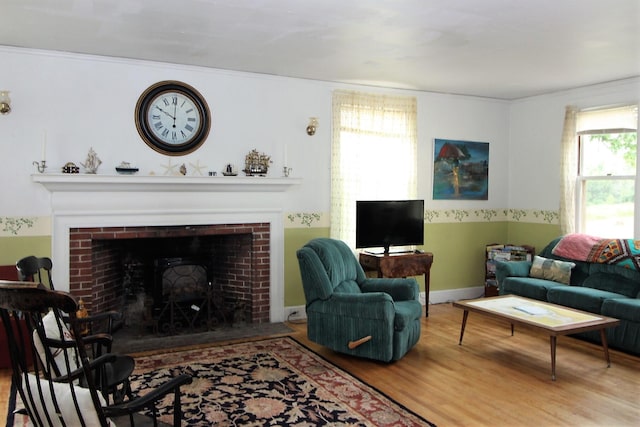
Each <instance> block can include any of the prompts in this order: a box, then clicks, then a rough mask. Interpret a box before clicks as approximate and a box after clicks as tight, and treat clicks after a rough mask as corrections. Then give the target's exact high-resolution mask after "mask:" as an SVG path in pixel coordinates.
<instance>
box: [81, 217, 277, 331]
mask: <svg viewBox="0 0 640 427" xmlns="http://www.w3.org/2000/svg"><path fill="white" fill-rule="evenodd" d="M269 268H270V261H269V224H264V223H257V224H240V225H207V226H169V227H165V226H159V227H118V228H97V229H96V228H92V229H72V230H70V291H71V293H73V294H75V295H77V296H79V297H81V298H82V299H83V300H84V301H85V304H86V306H87V307H88V308H89V310H90V311H92V312H102V311H105V310H116V311H119V312H122V313H123V315H124V318H123V326H124V327H126V328H134V329H137V330H138V331H137V332H138V333H140V334H174V333H191V332H200V331H203V330H207V329H209V330H210V329H213V328H217V327H220V326H224V325H233V324H238V323H263V322H268V321H269V288H270V273H269Z"/></svg>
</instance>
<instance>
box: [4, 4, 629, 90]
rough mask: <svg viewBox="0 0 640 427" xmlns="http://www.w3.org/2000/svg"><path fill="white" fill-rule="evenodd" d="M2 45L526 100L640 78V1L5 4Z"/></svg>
mask: <svg viewBox="0 0 640 427" xmlns="http://www.w3.org/2000/svg"><path fill="white" fill-rule="evenodd" d="M0 45H6V46H19V47H27V48H36V49H48V50H57V51H65V52H78V53H87V54H95V55H105V56H114V57H124V58H139V59H146V60H153V61H164V62H171V63H179V64H189V65H199V66H205V67H213V68H220V69H228V70H236V71H248V72H255V73H264V74H273V75H279V76H288V77H299V78H307V79H316V80H325V81H333V82H347V83H359V84H369V85H375V86H384V87H392V88H407V89H415V90H423V91H433V92H445V93H456V94H466V95H475V96H483V97H492V98H501V99H517V98H522V97H526V96H531V95H537V94H543V93H550V92H554V91H558V90H563V89H568V88H573V87H578V86H586V85H591V84H596V83H602V82H607V81H613V80H618V79H624V78H628V77H634V76H640V0H0ZM3 71H6V70H3Z"/></svg>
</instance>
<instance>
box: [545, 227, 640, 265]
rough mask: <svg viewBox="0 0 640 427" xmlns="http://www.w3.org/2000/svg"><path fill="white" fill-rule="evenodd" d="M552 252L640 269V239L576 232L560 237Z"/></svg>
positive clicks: (567, 256) (589, 260) (584, 259)
mask: <svg viewBox="0 0 640 427" xmlns="http://www.w3.org/2000/svg"><path fill="white" fill-rule="evenodd" d="M551 252H552V253H553V254H554V255H557V256H561V257H563V258H569V259H573V260H576V261H586V262H599V263H603V264H618V265H620V266H621V267H626V268H635V269H637V270H640V240H634V239H603V238H601V237H594V236H588V235H586V234H580V233H574V234H567V235H566V236H564V237H563V238H562V239H560V241H559V242H558V244H557V245H556V247H555V248H553V250H552V251H551Z"/></svg>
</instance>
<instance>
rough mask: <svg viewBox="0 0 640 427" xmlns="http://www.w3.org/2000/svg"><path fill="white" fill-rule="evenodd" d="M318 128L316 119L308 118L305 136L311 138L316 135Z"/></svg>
mask: <svg viewBox="0 0 640 427" xmlns="http://www.w3.org/2000/svg"><path fill="white" fill-rule="evenodd" d="M317 127H318V119H317V118H315V117H309V124H308V125H307V135H309V136H312V135H315V134H316V129H317Z"/></svg>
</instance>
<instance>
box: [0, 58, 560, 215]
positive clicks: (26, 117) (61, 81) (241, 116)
mask: <svg viewBox="0 0 640 427" xmlns="http://www.w3.org/2000/svg"><path fill="white" fill-rule="evenodd" d="M0 64H2V67H0V89H6V90H10V91H11V97H12V100H13V102H12V107H13V111H12V112H11V114H9V115H6V116H2V117H0V158H1V159H2V169H1V172H0V174H1V175H0V176H2V178H3V181H4V184H3V186H2V190H0V191H1V192H2V200H3V202H2V205H1V206H0V216H46V215H49V214H50V212H51V211H50V202H49V193H48V192H47V191H46V190H45V189H44V188H43V187H42V186H41V185H40V184H35V183H33V182H32V180H31V176H30V175H31V174H32V173H34V172H35V169H34V166H33V165H32V162H33V161H34V160H40V153H41V147H42V143H43V140H44V138H45V136H44V135H45V133H46V139H47V156H46V157H47V159H46V160H47V163H48V165H49V168H48V170H47V172H59V171H60V168H61V167H62V165H64V164H65V163H66V162H68V161H72V162H74V163H76V164H77V165H79V164H80V163H81V162H84V160H85V159H86V155H87V152H88V151H89V149H90V148H92V147H93V149H94V150H95V151H96V153H97V154H98V156H99V157H100V159H101V160H102V162H103V163H102V165H101V167H100V169H99V171H98V173H100V174H113V173H115V171H114V167H115V166H116V165H118V164H119V163H120V162H121V161H128V162H131V163H132V164H134V165H136V166H138V167H139V168H140V174H148V173H149V172H151V171H153V172H155V173H156V174H162V173H164V169H163V168H162V165H164V164H167V162H168V161H169V159H171V161H172V162H173V164H176V163H178V164H181V163H186V165H187V167H189V163H196V162H199V163H200V164H201V165H207V166H208V168H209V169H211V170H216V171H220V170H222V168H223V166H224V165H225V164H226V163H229V162H231V163H236V164H237V165H239V166H242V164H243V162H244V156H245V154H246V153H247V152H248V151H250V150H251V149H253V148H256V149H257V150H259V151H263V152H265V153H267V154H271V155H272V159H273V165H272V169H271V171H270V172H269V176H273V177H279V176H280V175H281V170H282V166H283V164H282V160H283V159H282V157H283V152H284V147H285V145H286V146H287V151H288V158H289V163H290V164H289V166H291V167H292V168H293V172H292V175H293V176H296V177H302V178H303V184H302V185H301V186H300V187H298V188H295V189H292V190H290V191H289V193H288V197H287V199H286V201H285V202H284V206H283V207H282V208H283V210H284V211H285V212H288V211H292V212H296V211H297V212H328V211H329V206H330V200H329V194H330V178H329V175H330V138H331V93H332V91H333V90H334V89H337V88H340V89H353V90H362V91H368V92H383V93H396V94H398V93H400V94H407V95H414V96H416V97H417V99H418V138H419V166H420V172H419V194H420V196H421V197H424V198H425V199H426V203H427V208H428V209H449V208H474V207H485V208H504V207H507V206H508V205H509V204H510V201H509V195H510V194H511V196H512V197H515V200H516V201H518V202H519V201H520V199H519V198H518V197H516V196H517V195H518V192H517V191H513V190H511V192H510V190H509V189H510V188H511V186H510V182H509V181H510V178H512V176H511V177H510V176H509V171H510V170H511V171H512V172H511V174H512V175H513V170H514V168H513V158H512V157H514V154H513V153H514V152H515V153H517V154H515V156H516V157H517V156H519V155H520V153H521V152H522V149H521V148H519V147H520V146H521V145H525V146H527V147H528V144H525V141H523V140H522V139H520V138H516V139H515V141H510V134H509V132H510V127H509V110H510V108H511V103H509V102H505V101H498V100H491V99H482V98H474V97H465V96H457V95H447V94H438V93H428V92H415V91H399V90H383V89H380V88H372V87H365V86H355V85H338V84H333V83H328V82H319V81H311V80H301V79H292V78H281V77H275V76H266V75H257V74H249V73H240V72H231V71H222V70H215V69H207V68H199V67H190V66H182V65H175V64H165V63H154V62H144V61H134V60H128V59H118V58H104V57H95V56H86V55H76V54H68V53H60V52H49V51H36V50H28V49H17V48H11V47H0ZM160 80H181V81H184V82H186V83H188V84H190V85H192V86H194V87H195V88H196V89H198V90H199V91H200V92H201V93H202V94H203V95H204V97H205V98H206V99H207V101H208V103H209V107H210V109H211V112H212V116H213V124H212V129H211V132H210V135H209V138H208V140H207V141H206V142H205V144H204V145H203V146H202V147H201V148H200V149H198V150H197V151H195V152H194V153H191V154H189V155H187V156H182V157H168V156H163V155H161V154H158V153H156V152H155V151H153V150H152V149H150V148H149V147H147V145H146V144H144V142H143V141H142V140H141V139H140V137H139V136H138V134H137V131H136V127H135V124H134V119H133V116H134V107H135V104H136V101H137V100H138V97H139V96H140V94H141V93H142V92H143V91H144V90H145V89H146V88H147V87H148V86H150V85H151V84H153V83H156V82H158V81H160ZM557 104H558V105H560V104H562V105H564V102H561V101H558V102H557ZM527 106H528V104H527V103H526V102H523V103H521V104H516V105H515V107H514V110H515V112H514V113H513V114H512V117H513V118H514V120H515V121H516V124H517V123H519V122H520V121H521V120H519V118H520V116H521V115H522V114H524V112H526V110H527ZM528 108H529V109H531V110H533V112H534V113H535V114H538V113H539V114H540V117H539V122H540V123H539V127H540V128H544V129H545V130H547V128H549V127H550V125H549V122H550V123H551V127H552V132H551V133H552V134H555V128H554V126H555V127H557V123H556V122H557V121H558V120H561V119H559V118H557V117H555V115H554V114H551V113H552V111H548V109H547V107H546V105H545V102H544V100H541V101H540V103H539V104H535V105H533V106H531V107H528ZM521 110H523V111H524V112H523V113H520V111H521ZM310 116H315V117H318V118H319V121H320V126H319V128H318V132H317V133H316V135H315V136H313V137H309V136H308V135H307V134H306V133H305V128H306V125H307V122H308V119H309V117H310ZM514 128H515V129H518V128H519V126H518V125H514V126H512V127H511V131H512V132H513V129H514ZM527 137H528V138H533V135H527ZM434 138H447V139H462V140H472V141H482V142H489V143H490V164H489V174H490V183H489V192H490V193H489V197H490V199H489V201H468V202H460V201H437V202H433V201H432V200H431V197H432V196H431V191H432V190H431V185H432V165H433V139H434ZM534 139H535V140H536V141H537V138H534ZM547 139H549V141H547V142H546V143H547V144H549V145H550V146H554V145H553V144H555V140H556V139H557V138H555V135H554V138H547ZM512 142H514V143H515V146H516V147H517V148H516V149H515V150H514V149H513V148H512V147H511V143H512ZM520 163H524V164H523V165H522V168H520V166H518V168H519V169H520V170H522V171H523V172H526V173H530V174H529V176H538V175H544V176H549V175H553V173H554V172H553V168H552V167H550V172H549V173H547V172H544V171H541V170H540V168H539V167H538V165H536V167H530V166H528V165H527V163H526V162H522V161H521V162H520ZM510 167H511V169H509V168H510ZM549 179H552V176H549ZM555 187H556V188H557V185H556V186H555ZM556 191H557V190H556ZM9 201H10V202H9ZM527 202H531V205H532V206H534V205H535V206H536V207H542V206H538V205H548V204H553V203H548V202H547V201H546V199H545V198H542V200H539V201H536V203H534V202H533V201H529V200H528V199H527ZM518 204H519V203H518ZM554 207H555V206H554Z"/></svg>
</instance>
